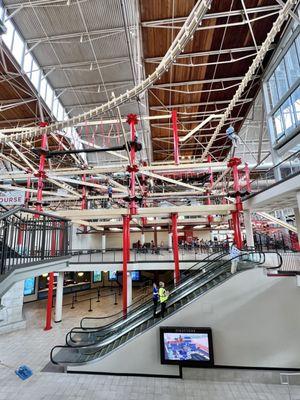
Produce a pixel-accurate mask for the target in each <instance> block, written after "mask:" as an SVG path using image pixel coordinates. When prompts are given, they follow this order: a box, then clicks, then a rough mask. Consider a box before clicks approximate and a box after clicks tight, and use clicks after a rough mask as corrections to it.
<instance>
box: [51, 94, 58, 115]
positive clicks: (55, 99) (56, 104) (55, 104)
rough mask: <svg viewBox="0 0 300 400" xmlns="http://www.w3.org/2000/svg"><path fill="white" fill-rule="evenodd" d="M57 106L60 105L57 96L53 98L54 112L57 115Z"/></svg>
mask: <svg viewBox="0 0 300 400" xmlns="http://www.w3.org/2000/svg"><path fill="white" fill-rule="evenodd" d="M57 107H58V99H57V98H56V97H55V98H54V100H53V106H52V114H53V115H54V116H55V118H56V117H57Z"/></svg>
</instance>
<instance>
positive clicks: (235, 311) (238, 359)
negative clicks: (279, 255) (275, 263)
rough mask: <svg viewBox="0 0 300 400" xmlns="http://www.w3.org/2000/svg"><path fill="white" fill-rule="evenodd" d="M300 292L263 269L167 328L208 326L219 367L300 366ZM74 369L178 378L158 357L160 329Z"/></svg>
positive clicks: (167, 322)
mask: <svg viewBox="0 0 300 400" xmlns="http://www.w3.org/2000/svg"><path fill="white" fill-rule="evenodd" d="M299 303H300V289H299V288H298V287H297V286H296V279H295V277H287V278H279V277H276V278H268V277H266V276H265V275H264V274H263V271H262V270H261V269H254V270H249V271H246V272H243V273H241V274H238V275H236V276H234V277H232V278H231V279H229V280H228V281H226V282H225V283H224V284H222V285H220V286H219V287H218V288H215V289H213V290H211V291H210V292H209V293H207V294H206V295H204V296H202V297H200V299H198V300H195V301H194V302H193V303H191V304H189V305H188V306H186V307H185V308H184V309H182V310H181V311H180V312H178V313H176V314H174V315H173V316H171V317H169V318H166V319H164V320H163V322H162V323H161V325H163V326H183V327H184V326H186V327H188V326H200V327H201V326H207V327H211V328H212V331H213V341H214V352H215V364H216V365H221V366H238V367H262V368H283V369H284V368H300V341H299V336H300V310H299V307H298V304H299ZM70 369H72V370H82V371H99V372H116V373H122V372H127V373H143V374H172V373H173V374H176V373H177V370H176V368H175V367H173V366H162V365H161V364H160V358H159V327H158V326H156V327H154V328H151V329H150V330H149V331H147V332H146V333H144V334H142V335H140V336H137V337H136V338H135V339H133V340H132V341H130V342H128V343H127V344H126V345H124V346H123V347H121V348H120V349H119V350H117V351H115V352H113V353H111V355H108V356H107V357H106V358H104V359H103V360H102V361H98V362H96V363H93V364H89V365H86V366H82V367H72V368H71V367H70Z"/></svg>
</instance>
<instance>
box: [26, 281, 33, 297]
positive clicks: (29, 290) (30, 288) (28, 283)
mask: <svg viewBox="0 0 300 400" xmlns="http://www.w3.org/2000/svg"><path fill="white" fill-rule="evenodd" d="M34 293H35V278H27V279H25V281H24V296H30V295H32V294H34Z"/></svg>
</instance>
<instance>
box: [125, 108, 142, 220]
mask: <svg viewBox="0 0 300 400" xmlns="http://www.w3.org/2000/svg"><path fill="white" fill-rule="evenodd" d="M127 123H128V124H129V126H130V133H131V135H130V138H131V145H130V166H128V168H127V171H128V172H130V206H129V207H130V214H131V215H135V214H136V212H137V211H136V209H137V206H136V201H135V174H136V173H137V172H138V170H139V169H138V166H137V165H136V158H135V155H136V154H135V153H136V148H135V144H136V140H137V137H136V132H135V125H137V123H138V119H137V115H136V114H129V115H128V116H127Z"/></svg>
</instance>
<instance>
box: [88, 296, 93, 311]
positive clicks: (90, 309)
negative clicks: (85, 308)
mask: <svg viewBox="0 0 300 400" xmlns="http://www.w3.org/2000/svg"><path fill="white" fill-rule="evenodd" d="M92 311H93V309H92V298H90V308H89V312H92Z"/></svg>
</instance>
